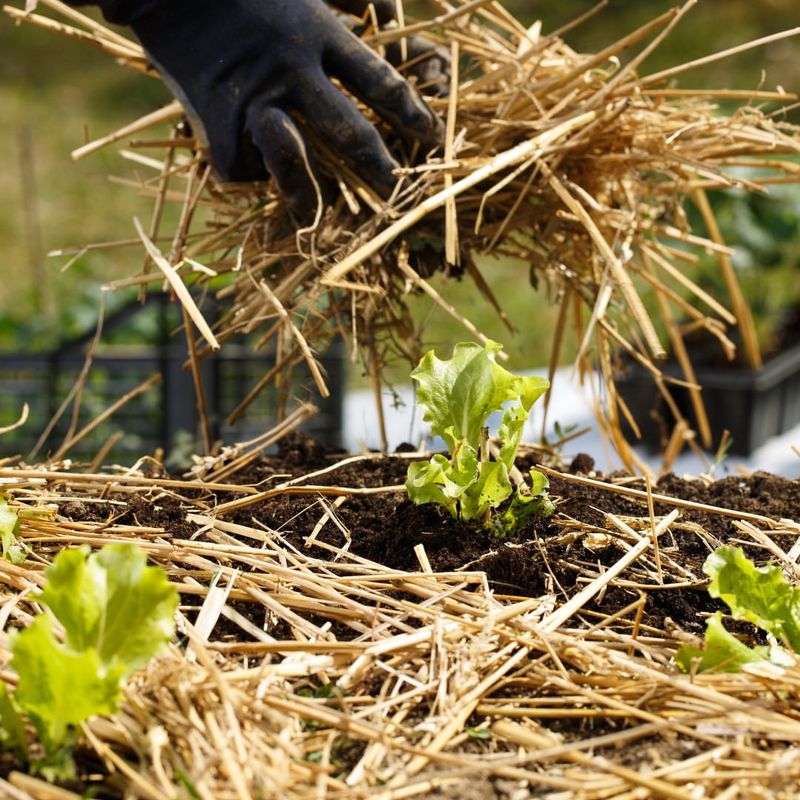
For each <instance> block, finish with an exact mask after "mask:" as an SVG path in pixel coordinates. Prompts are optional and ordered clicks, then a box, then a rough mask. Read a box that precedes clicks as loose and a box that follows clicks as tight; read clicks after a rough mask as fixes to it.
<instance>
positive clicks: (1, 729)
mask: <svg viewBox="0 0 800 800" xmlns="http://www.w3.org/2000/svg"><path fill="white" fill-rule="evenodd" d="M0 750H4V751H8V752H11V753H14V754H15V755H16V756H17V757H18V758H19V759H20V761H27V760H28V737H27V735H26V734H25V723H24V722H23V721H22V717H21V716H20V713H19V711H18V710H17V708H16V706H15V705H14V701H13V700H12V699H11V697H10V695H9V694H8V689H7V688H6V685H5V683H4V682H3V681H0Z"/></svg>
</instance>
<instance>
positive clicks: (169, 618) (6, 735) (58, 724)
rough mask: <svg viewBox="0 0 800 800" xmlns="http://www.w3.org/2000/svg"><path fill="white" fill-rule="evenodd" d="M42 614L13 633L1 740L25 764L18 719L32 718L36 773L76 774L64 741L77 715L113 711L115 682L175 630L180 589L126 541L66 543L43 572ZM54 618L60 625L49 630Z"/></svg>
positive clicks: (0, 697)
mask: <svg viewBox="0 0 800 800" xmlns="http://www.w3.org/2000/svg"><path fill="white" fill-rule="evenodd" d="M45 577H46V579H47V582H46V584H45V588H44V590H43V592H42V594H41V595H40V596H39V598H38V600H39V601H40V602H41V603H42V604H43V605H45V606H46V607H47V609H48V612H49V613H44V614H39V615H38V616H37V617H35V618H34V620H33V622H32V623H31V624H30V625H29V626H28V627H27V628H26V629H25V630H23V631H20V632H14V633H12V635H11V652H12V654H13V655H12V660H11V667H12V669H13V670H14V671H15V672H16V673H17V675H18V678H19V679H18V682H17V688H16V690H15V692H14V694H13V695H9V694H8V692H7V690H6V687H5V684H3V683H0V745H3V746H4V747H5V748H6V749H8V750H11V751H13V752H15V753H16V754H17V756H18V757H19V758H20V760H22V761H23V762H26V763H27V762H29V754H28V747H27V739H26V736H25V730H24V724H23V721H22V720H23V717H22V715H25V716H27V717H28V719H29V720H30V721H31V722H32V723H33V726H34V728H35V729H36V733H37V734H38V737H39V741H40V742H41V745H42V748H43V750H44V759H42V760H41V761H39V762H33V763H32V764H31V766H32V767H33V769H34V771H39V772H41V773H42V774H43V775H44V776H45V777H47V778H50V779H56V778H58V779H65V778H69V777H71V775H72V774H73V772H74V764H73V761H72V756H71V747H72V744H73V742H74V739H75V735H76V730H77V727H78V725H80V723H81V722H83V721H84V720H86V719H88V718H89V717H92V716H95V715H97V714H114V713H115V712H116V711H117V708H118V705H119V700H120V695H121V692H122V686H123V684H124V682H125V680H126V679H127V678H128V677H129V676H130V675H131V674H132V673H133V672H135V671H136V670H138V669H141V668H142V667H143V666H144V665H145V664H147V662H148V661H149V660H150V658H152V656H154V655H155V654H156V653H157V652H158V651H159V650H161V649H162V648H163V647H165V646H166V644H167V643H168V642H169V641H170V640H171V639H172V638H173V637H174V635H175V620H174V617H175V610H176V608H177V606H178V594H177V592H176V591H175V589H174V588H173V587H172V586H171V585H170V584H169V582H168V580H167V576H166V573H165V572H164V570H162V569H160V568H159V567H148V566H147V557H146V555H145V553H144V552H143V551H142V550H141V549H140V548H138V547H136V546H135V545H133V544H112V545H107V546H106V547H104V548H103V549H102V550H100V551H99V552H97V553H94V554H92V555H89V548H88V547H80V548H75V549H69V550H63V551H62V552H61V553H59V554H58V555H57V556H56V558H55V560H54V561H53V564H52V565H51V566H50V567H49V568H48V569H47V571H46V572H45ZM54 620H57V621H58V623H60V626H61V628H62V629H63V632H64V635H63V641H62V637H60V636H56V633H55V630H54V627H55V623H54Z"/></svg>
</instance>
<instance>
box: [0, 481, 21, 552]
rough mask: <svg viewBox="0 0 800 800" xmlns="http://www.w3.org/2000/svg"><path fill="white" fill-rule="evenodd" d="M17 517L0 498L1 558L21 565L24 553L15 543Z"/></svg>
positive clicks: (17, 525) (17, 526)
mask: <svg viewBox="0 0 800 800" xmlns="http://www.w3.org/2000/svg"><path fill="white" fill-rule="evenodd" d="M18 528H19V517H18V516H17V513H16V511H13V510H12V509H11V508H9V505H8V503H7V502H6V500H5V499H4V498H2V497H0V544H2V547H3V558H4V559H5V560H6V561H10V562H11V563H12V564H21V563H22V562H23V561H24V560H25V553H24V552H23V550H22V548H21V547H20V546H19V544H18V542H17V529H18Z"/></svg>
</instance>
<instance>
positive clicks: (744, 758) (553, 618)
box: [0, 457, 800, 800]
mask: <svg viewBox="0 0 800 800" xmlns="http://www.w3.org/2000/svg"><path fill="white" fill-rule="evenodd" d="M396 458H397V457H396ZM352 461H353V460H352V459H350V460H349V461H348V463H347V464H344V465H341V464H333V465H330V467H329V468H328V469H326V470H324V472H325V473H326V475H327V476H328V477H329V478H330V479H331V480H334V481H335V480H336V478H335V475H336V471H337V470H342V469H343V468H344V467H348V468H351V467H352ZM362 462H363V465H364V469H365V474H369V472H370V471H371V470H375V471H379V470H380V467H381V465H382V464H385V463H386V459H385V458H383V459H382V458H381V457H370V458H363V459H362ZM348 464H349V465H350V466H348ZM68 466H69V465H66V466H65V465H51V466H50V467H49V468H27V467H19V466H17V467H9V466H0V488H2V491H3V492H4V494H6V495H7V496H8V497H9V498H10V499H11V503H12V506H13V507H15V508H16V509H17V510H18V511H19V512H20V514H21V515H22V517H23V522H22V525H21V529H20V538H21V541H22V543H23V545H24V547H25V549H26V551H27V552H28V560H27V561H26V562H25V563H24V564H23V565H21V566H14V565H12V564H10V563H8V562H4V561H2V562H0V584H2V588H1V591H2V596H1V597H0V608H1V609H2V614H3V617H4V619H5V620H7V625H10V626H11V627H14V626H18V625H26V624H28V623H29V622H30V619H31V615H32V614H33V613H35V612H36V611H37V610H38V606H37V603H36V591H37V589H38V588H40V587H41V585H42V573H43V570H44V568H45V567H46V565H47V564H48V563H49V562H50V560H51V559H52V557H53V556H54V555H55V554H56V553H57V552H58V551H60V550H61V549H62V548H64V547H70V546H75V545H79V544H89V545H90V546H91V547H101V546H102V545H105V544H108V543H110V542H117V541H135V542H136V543H137V544H138V545H139V546H140V547H142V548H144V549H145V550H146V551H147V553H148V556H149V558H150V559H151V561H152V562H153V563H155V564H159V565H161V566H162V567H163V568H164V569H165V570H167V572H168V574H169V575H170V578H171V580H172V581H173V583H174V585H175V586H176V588H177V589H178V590H179V591H180V593H181V596H182V605H181V608H180V611H179V635H180V641H179V642H176V643H175V644H174V645H173V646H172V647H171V648H170V649H169V651H168V652H167V653H166V654H164V655H162V656H160V657H158V658H156V659H155V660H154V661H152V662H151V664H150V665H149V666H148V667H147V669H145V670H144V671H143V672H141V673H140V674H138V675H136V676H135V677H134V678H133V679H132V680H131V681H130V683H129V685H128V687H127V689H126V691H125V701H124V706H123V709H122V711H121V713H120V714H118V715H117V716H115V717H114V718H112V719H105V718H102V719H101V718H97V719H93V720H91V721H90V722H89V723H88V724H86V725H85V726H84V729H83V734H84V736H83V738H82V743H81V748H80V751H79V762H80V764H81V765H82V766H83V767H84V768H85V769H88V770H89V772H90V773H94V774H95V779H94V780H95V781H99V783H100V785H101V786H102V788H103V796H108V797H113V798H122V797H125V798H128V799H130V800H133V799H134V798H148V800H156V799H157V800H164V799H165V798H178V797H179V798H184V797H187V798H188V797H200V798H203V800H226V798H231V800H248V799H249V798H253V799H254V798H258V797H263V798H282V800H294V799H295V798H296V799H297V800H300V799H301V798H302V799H303V800H311V799H312V798H313V799H314V800H325V799H327V800H333V799H334V798H341V799H342V800H344V799H345V798H348V800H349V799H350V798H381V800H399V798H406V797H433V798H435V797H442V798H469V797H472V796H473V795H472V794H470V792H477V793H478V795H476V796H481V797H483V798H491V797H497V798H508V799H510V798H522V797H530V796H537V797H547V798H552V799H553V800H556V798H558V799H559V800H568V799H572V798H574V799H575V800H577V798H580V799H581V800H594V799H595V798H596V799H597V800H600V798H609V797H615V798H623V797H624V798H646V797H666V798H676V799H677V800H701V799H702V798H712V797H714V798H721V797H724V798H759V797H762V798H780V797H786V798H789V797H794V796H796V794H797V791H798V787H800V767H799V766H798V763H800V762H798V757H797V754H798V752H799V751H798V747H799V746H800V725H799V724H798V721H799V720H798V717H799V716H800V715H799V714H798V706H797V698H798V694H799V693H800V677H799V676H798V672H797V670H796V669H789V670H785V671H784V670H778V669H775V670H771V669H767V668H765V667H764V666H750V667H747V668H745V669H744V670H743V671H742V672H741V673H740V674H737V675H707V674H706V675H700V676H689V675H683V674H681V673H679V672H678V671H677V670H676V668H675V666H674V663H673V662H672V656H673V654H674V652H675V649H676V648H677V646H679V645H680V644H681V643H682V642H683V641H685V640H686V639H687V638H691V636H690V634H689V633H687V632H686V631H685V630H682V629H681V628H680V627H679V626H678V625H672V626H667V629H666V630H660V629H657V628H654V627H651V626H649V625H647V624H645V623H643V621H642V620H643V616H642V611H643V608H644V603H645V598H646V596H647V595H648V594H654V595H656V596H657V597H663V596H664V595H666V594H667V593H669V592H675V591H680V590H681V589H682V588H685V587H694V588H699V587H701V586H702V584H703V576H702V574H701V573H699V571H695V570H696V567H695V566H694V565H691V566H687V564H688V562H687V561H686V560H685V559H684V558H682V556H681V553H680V552H678V551H676V549H675V547H674V546H671V542H672V544H673V545H674V541H673V540H672V536H673V534H674V533H676V532H677V531H678V530H679V529H680V530H682V531H684V532H686V531H694V535H696V536H697V537H698V540H699V541H701V542H706V543H709V542H713V540H714V537H713V535H712V534H710V533H709V532H708V531H706V530H704V529H703V528H702V527H701V526H699V525H697V524H696V523H692V524H685V520H684V518H683V515H684V514H686V513H687V512H690V511H699V510H700V507H699V506H698V505H697V504H693V503H691V502H689V503H686V502H682V503H681V502H673V501H672V500H670V499H669V498H667V499H666V501H664V502H666V504H667V507H669V506H670V505H671V506H674V507H673V509H672V511H671V512H669V513H664V514H658V515H654V516H653V517H652V518H651V516H650V514H649V513H648V511H647V500H646V494H647V493H646V492H645V499H644V500H641V501H640V502H641V513H640V514H639V516H636V515H632V516H631V515H628V516H624V517H623V516H621V515H617V514H611V513H606V514H605V515H604V517H603V519H604V522H603V523H602V524H599V525H587V524H585V523H582V522H580V520H578V519H575V518H571V517H569V516H566V515H562V516H561V517H560V518H557V520H556V525H557V530H558V537H559V541H561V542H562V543H563V544H564V546H565V547H566V549H565V550H564V551H563V553H564V556H565V558H566V559H567V561H569V560H570V559H569V552H570V548H576V547H578V546H579V544H580V543H591V546H592V547H593V548H595V551H596V552H600V550H603V549H605V551H606V552H621V553H622V555H621V557H619V558H618V559H617V560H616V561H614V562H612V563H608V564H606V566H601V565H600V562H599V561H598V564H597V565H596V566H595V567H592V565H591V564H584V565H583V566H582V567H581V570H582V573H583V576H584V577H583V578H582V579H581V580H578V581H576V582H575V589H574V591H572V592H571V593H570V595H569V597H564V596H563V594H562V590H561V587H560V586H559V587H558V588H556V587H555V586H554V589H553V593H545V594H543V595H542V596H537V597H528V598H523V597H513V596H509V595H505V596H504V595H500V594H498V593H496V592H495V591H493V590H492V588H491V587H490V586H489V584H488V583H487V579H486V575H485V574H484V573H482V572H480V571H476V570H471V569H470V568H466V569H464V570H460V571H453V572H431V571H430V567H429V565H428V560H427V557H426V553H425V548H424V546H418V547H417V548H416V550H415V552H416V555H417V559H418V561H419V568H418V569H416V570H414V571H402V570H397V569H392V568H389V567H387V566H384V565H382V564H379V563H375V562H373V561H371V560H368V559H365V558H361V557H358V556H356V555H353V554H352V553H351V552H348V548H349V543H350V541H351V535H352V532H350V531H348V530H347V529H346V528H344V527H343V526H342V523H341V521H340V520H339V519H338V514H337V508H338V507H339V506H340V505H341V501H338V502H337V501H336V499H335V498H336V497H339V498H342V497H347V496H350V495H352V494H358V491H359V490H358V488H357V487H350V488H348V487H346V486H340V487H327V488H328V489H330V490H331V491H330V492H329V493H327V494H326V495H325V496H323V495H322V494H321V493H320V492H319V491H318V490H317V488H316V487H315V485H316V484H317V483H318V482H319V480H320V471H319V470H317V471H315V472H313V473H310V474H308V475H305V476H303V475H301V476H298V477H296V478H294V479H292V480H290V481H287V480H285V479H284V480H283V482H282V483H281V482H280V479H279V477H278V476H276V480H275V485H274V486H273V490H274V492H275V493H276V494H275V495H274V497H277V498H280V496H281V495H280V492H281V491H284V492H288V491H290V490H291V489H294V490H296V491H305V492H306V497H307V506H308V509H309V510H313V509H317V512H316V518H317V524H316V525H315V526H313V529H312V527H309V528H308V529H307V530H306V533H305V539H306V543H305V544H301V545H300V546H296V545H293V544H292V543H291V542H290V537H289V536H288V535H287V531H285V530H284V531H281V530H277V529H273V528H270V527H269V526H267V525H265V524H264V523H263V522H261V521H260V520H259V519H258V517H257V516H256V515H255V514H254V515H253V516H250V517H248V515H247V514H244V515H243V514H241V513H240V514H238V515H236V516H235V518H236V520H237V521H236V522H234V521H233V514H232V508H231V501H232V500H233V501H235V500H236V498H247V499H248V500H251V501H252V500H254V498H255V496H256V495H257V494H258V492H260V490H261V489H263V487H262V486H255V485H242V486H239V485H237V484H236V483H235V481H234V482H231V483H228V484H225V485H219V484H217V485H212V484H204V483H203V482H202V481H200V480H194V479H192V480H182V479H167V478H156V477H148V474H146V472H143V471H136V470H125V471H122V470H119V471H112V472H109V473H104V474H81V473H80V472H77V471H71V470H70V469H69V468H68ZM147 471H149V472H152V465H149V466H148V468H147ZM553 474H554V475H555V476H556V477H557V478H558V480H560V481H566V482H567V483H566V484H565V485H567V486H576V487H578V484H580V483H581V482H585V481H586V480H588V479H587V478H585V477H581V476H573V475H570V474H566V473H558V472H555V473H553ZM596 484H597V486H596V487H595V489H596V490H597V491H599V492H601V493H603V492H606V491H608V492H613V493H614V496H616V493H617V492H619V491H626V490H627V491H628V492H630V489H629V487H626V486H624V485H617V484H614V483H606V482H605V481H603V480H597V481H596ZM639 485H641V484H639ZM379 490H380V487H378V488H377V489H376V491H379ZM390 490H391V487H390V488H389V489H388V490H387V491H390ZM576 491H577V489H576ZM226 506H227V508H228V509H229V510H230V511H229V512H226V511H225V508H226ZM657 507H658V508H661V507H662V506H657ZM249 508H253V504H252V503H251V505H250V506H249ZM705 512H706V513H707V514H708V516H707V519H709V520H713V519H714V518H715V517H716V515H717V514H726V515H728V517H730V518H732V519H733V524H734V525H735V528H736V530H737V531H738V532H739V535H740V536H741V538H742V539H744V540H746V541H749V542H750V543H751V544H752V545H754V546H758V547H764V546H766V545H765V543H768V547H769V551H770V555H771V556H772V557H773V558H777V559H778V560H779V561H780V562H781V563H782V564H784V565H785V566H786V568H787V569H789V570H790V571H791V572H793V574H795V575H797V574H798V572H799V571H800V569H799V568H798V565H797V555H798V552H800V551H798V548H797V546H796V544H795V545H794V546H792V544H794V543H795V542H797V541H798V536H800V524H798V520H795V521H790V520H783V521H777V520H773V519H770V518H768V517H764V516H759V515H753V514H744V513H738V514H737V513H736V512H734V511H731V510H726V509H717V510H714V509H713V508H712V509H710V510H709V509H705ZM248 513H249V512H248ZM123 515H126V516H125V520H126V523H122V522H120V521H119V520H120V519H122V518H123ZM132 519H140V520H141V521H140V522H139V523H137V524H132V523H131V520H132ZM246 519H249V522H243V521H242V520H246ZM334 525H338V526H339V531H338V533H337V537H338V539H339V541H340V545H333V544H330V540H329V539H328V540H326V541H325V542H323V541H322V540H321V539H320V538H319V532H320V529H321V528H323V527H325V526H328V527H330V526H334ZM293 527H295V528H296V527H297V525H294V526H293ZM311 540H314V542H315V547H314V548H311V547H309V544H310V541H311ZM603 542H605V545H604V544H603ZM656 542H659V547H656ZM570 543H572V544H570ZM609 543H611V544H609ZM550 544H552V542H551V543H550ZM496 546H500V547H502V546H503V545H500V544H498V545H496ZM506 546H508V545H506ZM548 546H550V545H548ZM609 547H610V550H609ZM784 547H785V548H786V549H784ZM615 548H616V550H615ZM554 553H555V551H553V550H551V554H554ZM637 587H638V589H637ZM620 588H622V590H624V591H625V592H627V593H628V594H629V595H631V596H632V597H633V601H632V602H630V603H629V604H628V605H627V607H624V608H617V609H616V610H614V611H613V613H606V612H604V611H603V597H604V595H606V594H609V595H610V594H611V593H612V592H614V591H615V590H617V591H618V590H619V589H620ZM637 597H638V598H639V599H636V598H637ZM590 603H594V604H596V605H593V606H592V608H593V609H595V610H589V608H588V606H589V604H590ZM598 608H599V609H600V611H599V612H598V611H597V610H596V609H598ZM644 619H647V617H644ZM0 659H2V662H1V663H2V664H3V665H6V664H7V663H8V659H9V652H8V641H7V634H5V633H4V634H3V635H2V638H0ZM2 678H3V680H5V681H6V682H8V683H11V684H13V682H14V680H15V678H14V675H13V674H12V673H11V672H9V671H8V669H7V668H4V669H3V674H2ZM0 790H2V793H3V795H4V796H7V797H10V798H15V799H16V798H19V800H44V798H59V799H61V798H70V799H73V800H74V798H76V797H77V796H78V795H76V794H71V793H69V792H66V791H65V792H64V793H63V794H58V793H57V792H56V793H53V791H54V790H52V789H51V788H48V787H46V786H44V785H42V784H39V783H37V782H36V781H35V780H34V779H31V778H29V777H27V776H24V775H22V774H20V773H13V774H11V775H9V776H7V778H6V779H4V780H0Z"/></svg>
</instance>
